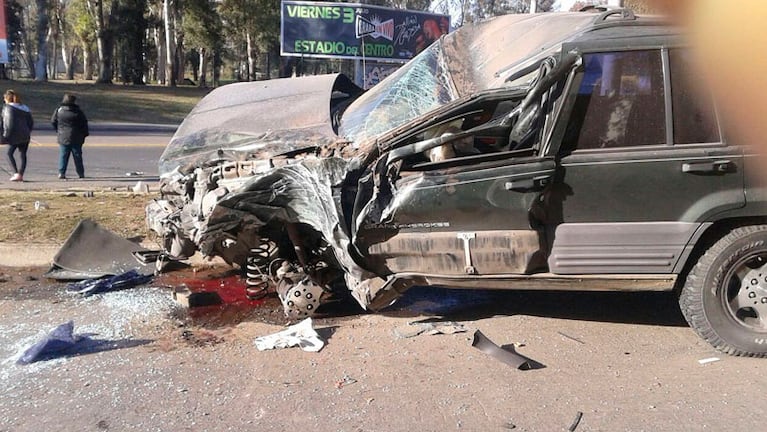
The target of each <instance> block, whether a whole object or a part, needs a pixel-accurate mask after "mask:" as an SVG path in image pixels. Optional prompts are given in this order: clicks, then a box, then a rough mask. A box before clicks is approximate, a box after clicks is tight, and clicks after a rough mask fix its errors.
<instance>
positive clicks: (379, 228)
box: [355, 158, 555, 275]
mask: <svg viewBox="0 0 767 432" xmlns="http://www.w3.org/2000/svg"><path fill="white" fill-rule="evenodd" d="M489 165H490V166H487V165H484V164H482V163H477V164H470V165H468V166H459V167H452V168H449V169H444V170H430V171H424V172H408V173H406V175H403V176H402V177H401V178H399V179H398V180H397V181H396V182H394V184H393V191H394V192H393V193H392V196H391V198H390V199H389V200H388V202H387V203H386V206H385V207H386V208H385V209H384V210H383V211H382V212H381V215H382V216H381V217H380V219H379V220H374V219H373V218H372V217H371V216H373V214H374V213H373V212H370V213H369V214H368V215H366V216H365V217H366V220H365V222H364V223H363V224H362V225H361V227H360V229H359V230H358V232H357V235H356V237H355V246H356V247H357V249H358V250H359V251H360V252H361V254H362V255H363V256H364V260H365V262H366V264H367V265H368V267H369V268H370V269H371V270H373V271H379V272H383V273H398V272H420V273H432V274H444V275H457V274H510V273H516V274H523V273H526V272H530V271H531V269H532V268H535V267H540V266H541V265H543V263H544V261H545V258H544V255H543V254H542V250H541V245H542V244H544V242H542V239H541V235H540V232H539V231H538V230H537V229H534V228H532V227H531V225H530V209H531V208H532V207H533V205H534V203H535V202H536V200H538V199H539V196H540V194H541V193H542V191H543V189H544V188H545V187H546V185H547V180H548V179H551V178H552V177H553V174H554V169H555V162H554V161H553V160H541V159H535V158H524V160H521V161H520V160H516V161H515V160H509V161H505V162H498V161H494V162H492V163H490V164H489Z"/></svg>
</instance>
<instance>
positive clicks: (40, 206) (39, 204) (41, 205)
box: [35, 201, 50, 211]
mask: <svg viewBox="0 0 767 432" xmlns="http://www.w3.org/2000/svg"><path fill="white" fill-rule="evenodd" d="M49 207H50V206H49V205H48V203H47V202H45V201H35V211H40V210H47V209H48V208H49Z"/></svg>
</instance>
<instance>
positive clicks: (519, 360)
mask: <svg viewBox="0 0 767 432" xmlns="http://www.w3.org/2000/svg"><path fill="white" fill-rule="evenodd" d="M471 346H473V347H476V348H477V349H479V350H480V351H482V352H483V353H485V354H488V355H489V356H491V357H493V358H495V359H496V360H499V361H502V362H503V363H506V364H507V365H509V366H513V367H515V368H517V369H520V370H529V369H539V368H542V367H543V365H542V364H540V363H538V362H536V361H535V360H532V359H530V358H528V357H525V356H523V355H522V354H519V353H517V351H516V350H515V349H514V346H513V345H504V346H503V347H500V346H498V345H496V344H495V343H493V341H491V340H490V339H488V338H487V337H486V336H485V335H484V334H482V332H481V331H479V330H477V331H475V332H474V340H473V341H472V343H471Z"/></svg>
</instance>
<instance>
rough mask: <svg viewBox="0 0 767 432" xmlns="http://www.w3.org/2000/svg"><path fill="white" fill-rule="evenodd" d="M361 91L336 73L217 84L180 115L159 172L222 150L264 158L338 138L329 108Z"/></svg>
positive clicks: (231, 154)
mask: <svg viewBox="0 0 767 432" xmlns="http://www.w3.org/2000/svg"><path fill="white" fill-rule="evenodd" d="M361 92H362V90H361V89H360V88H359V87H357V86H355V85H354V84H353V83H352V82H351V81H350V80H349V79H348V78H347V77H346V76H344V75H339V74H333V75H318V76H310V77H301V78H283V79H277V80H269V81H256V82H247V83H235V84H229V85H226V86H223V87H219V88H217V89H215V90H213V91H212V92H210V93H209V94H208V95H207V96H205V97H204V98H203V99H202V100H200V102H199V103H198V104H197V105H196V106H195V107H194V109H193V110H192V112H191V113H189V115H188V116H187V117H186V118H185V119H184V121H183V123H182V124H181V126H180V127H179V128H178V130H177V131H176V133H175V135H174V136H173V138H172V139H171V141H170V143H169V144H168V147H167V148H166V149H165V151H164V152H163V154H162V156H161V157H160V174H161V175H163V174H167V173H169V172H171V171H173V170H174V169H176V168H177V167H179V166H184V165H189V164H192V165H200V164H204V163H205V162H206V161H210V160H215V159H220V158H221V157H222V155H226V156H227V158H228V159H240V160H244V159H253V158H257V159H266V158H269V157H271V156H274V155H279V154H282V153H286V152H290V151H293V150H298V149H300V148H305V147H317V146H322V145H330V144H334V143H338V142H341V141H343V140H342V139H341V138H340V137H339V136H338V135H336V132H335V130H334V127H333V123H332V116H333V110H334V108H335V106H337V104H338V103H340V102H342V101H343V100H346V99H348V98H350V97H355V96H357V95H359V94H360V93H361ZM243 152H244V154H240V155H239V156H237V154H239V153H243Z"/></svg>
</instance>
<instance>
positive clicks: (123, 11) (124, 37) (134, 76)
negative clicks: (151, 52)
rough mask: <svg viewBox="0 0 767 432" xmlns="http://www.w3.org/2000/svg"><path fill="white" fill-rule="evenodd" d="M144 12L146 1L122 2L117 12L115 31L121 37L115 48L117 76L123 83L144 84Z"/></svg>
mask: <svg viewBox="0 0 767 432" xmlns="http://www.w3.org/2000/svg"><path fill="white" fill-rule="evenodd" d="M146 11H147V2H146V0H123V3H122V4H121V5H120V8H119V9H118V11H117V15H118V20H117V26H116V28H115V31H116V33H117V34H119V35H120V36H121V37H120V39H119V41H117V48H118V52H119V60H120V61H119V65H120V70H119V76H120V81H122V82H123V83H131V84H135V85H143V84H145V82H144V74H145V73H146V70H145V69H146V68H145V62H144V57H145V53H146V31H147V19H146Z"/></svg>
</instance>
